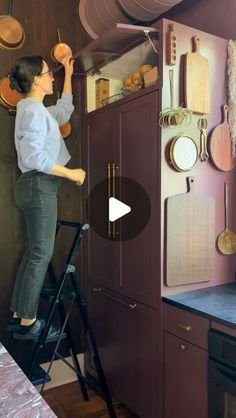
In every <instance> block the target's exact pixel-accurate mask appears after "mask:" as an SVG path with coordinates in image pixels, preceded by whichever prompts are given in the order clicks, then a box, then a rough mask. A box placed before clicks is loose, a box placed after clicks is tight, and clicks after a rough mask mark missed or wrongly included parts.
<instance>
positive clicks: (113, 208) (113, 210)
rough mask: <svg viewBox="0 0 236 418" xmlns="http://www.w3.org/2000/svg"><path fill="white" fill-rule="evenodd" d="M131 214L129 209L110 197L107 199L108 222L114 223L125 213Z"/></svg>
mask: <svg viewBox="0 0 236 418" xmlns="http://www.w3.org/2000/svg"><path fill="white" fill-rule="evenodd" d="M129 212H131V207H130V206H128V205H126V204H125V203H123V202H121V201H120V200H118V199H116V198H115V197H110V199H109V221H111V222H114V221H116V220H117V219H119V218H122V216H124V215H126V214H127V213H129Z"/></svg>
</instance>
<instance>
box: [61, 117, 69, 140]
mask: <svg viewBox="0 0 236 418" xmlns="http://www.w3.org/2000/svg"><path fill="white" fill-rule="evenodd" d="M59 129H60V132H61V136H62V137H63V138H64V139H66V138H68V136H70V134H71V123H70V121H68V122H66V123H64V124H63V125H60V126H59Z"/></svg>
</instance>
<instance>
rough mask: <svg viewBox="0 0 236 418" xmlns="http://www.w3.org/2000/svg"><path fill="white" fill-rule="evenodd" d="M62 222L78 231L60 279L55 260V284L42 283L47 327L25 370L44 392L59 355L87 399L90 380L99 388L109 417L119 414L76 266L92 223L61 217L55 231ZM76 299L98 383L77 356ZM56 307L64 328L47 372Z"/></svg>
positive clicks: (51, 274)
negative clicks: (44, 358)
mask: <svg viewBox="0 0 236 418" xmlns="http://www.w3.org/2000/svg"><path fill="white" fill-rule="evenodd" d="M61 226H65V227H72V228H75V230H76V233H75V236H74V239H73V242H72V245H71V248H70V250H69V254H68V256H67V258H66V262H65V266H64V270H63V272H62V274H61V276H60V279H59V280H57V278H56V275H55V273H54V269H53V266H52V264H51V263H50V264H49V267H48V271H47V273H48V276H49V279H50V282H51V284H52V285H53V286H52V287H43V289H42V292H41V296H42V297H43V298H46V299H48V300H49V302H50V305H49V309H48V311H47V314H46V318H45V327H44V328H43V330H42V332H41V334H40V336H39V339H38V340H37V341H36V342H35V343H34V348H33V352H32V356H31V358H30V361H29V363H28V365H27V366H26V367H24V368H23V370H24V372H25V374H26V375H27V377H28V378H29V379H30V380H31V381H32V383H33V384H39V383H40V384H42V387H41V391H40V392H42V391H43V389H44V386H45V384H46V383H47V382H48V381H50V375H49V373H50V370H51V367H52V364H53V361H54V360H55V358H59V359H60V360H62V361H63V362H64V363H65V364H66V365H67V366H68V367H70V368H71V369H72V370H73V371H74V372H75V373H76V375H77V378H78V381H79V384H80V387H81V392H82V394H83V398H84V400H87V401H88V400H89V397H88V393H87V389H86V384H87V385H89V386H92V387H93V389H94V390H96V392H98V393H99V395H100V396H101V397H102V398H103V399H104V401H105V402H106V405H107V410H108V413H109V416H110V418H116V414H115V411H114V407H113V404H112V399H111V395H110V391H109V388H108V385H107V381H106V377H105V374H104V371H103V367H102V364H101V360H100V356H99V353H98V350H97V346H96V342H95V338H94V335H93V332H92V329H91V325H90V321H89V318H88V314H87V309H86V303H85V300H84V298H83V297H82V295H81V291H80V284H79V277H78V275H77V273H76V268H75V265H74V262H75V259H76V256H77V254H78V251H79V246H80V242H81V239H82V237H83V235H84V233H85V231H86V230H87V229H88V228H89V225H88V224H81V223H77V222H68V221H62V220H58V222H57V229H56V235H57V233H58V231H59V229H60V227H61ZM68 278H70V283H71V285H72V287H69V286H67V285H66V281H67V279H68ZM65 299H67V300H69V307H68V308H67V309H66V310H65V307H64V305H63V300H65ZM75 302H77V304H78V307H79V312H80V316H81V322H82V326H83V329H84V332H85V336H86V338H87V341H88V345H89V349H90V350H91V351H92V356H93V360H94V364H95V368H96V371H97V377H98V380H97V381H96V384H95V385H94V384H93V383H92V382H93V381H92V380H91V379H90V378H89V377H86V376H84V375H83V374H82V372H81V369H80V365H79V362H78V359H77V354H76V349H75V344H74V342H73V338H72V335H71V332H70V329H69V326H68V319H69V315H70V312H71V309H72V307H73V304H74V303H75ZM56 309H58V311H59V315H60V321H61V330H60V335H59V337H58V338H57V339H56V341H55V340H54V342H55V349H54V351H53V354H52V357H51V361H50V363H49V366H48V370H47V371H46V372H45V371H44V370H43V369H41V370H40V366H39V354H40V352H41V350H42V349H43V348H44V346H45V344H46V343H47V342H48V341H47V342H46V338H47V335H48V331H49V328H50V326H51V324H52V319H53V315H54V312H55V310H56ZM64 338H66V340H67V342H68V345H69V348H70V352H71V356H72V360H73V365H71V364H70V363H69V362H68V361H67V360H66V359H65V358H64V356H62V355H61V354H60V353H59V352H58V348H59V345H60V342H61V340H62V339H64ZM13 340H14V337H13V335H12V336H11V338H10V341H9V344H8V347H9V348H10V347H11V345H12V343H13ZM50 342H51V341H50ZM40 375H41V378H40ZM35 376H36V377H35Z"/></svg>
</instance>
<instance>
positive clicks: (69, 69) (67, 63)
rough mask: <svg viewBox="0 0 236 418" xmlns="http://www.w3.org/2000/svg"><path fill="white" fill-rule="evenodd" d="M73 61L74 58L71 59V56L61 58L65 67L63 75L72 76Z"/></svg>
mask: <svg viewBox="0 0 236 418" xmlns="http://www.w3.org/2000/svg"><path fill="white" fill-rule="evenodd" d="M74 62H75V60H73V58H72V57H66V58H63V60H62V64H63V65H64V68H65V76H70V77H71V76H72V74H73V70H74Z"/></svg>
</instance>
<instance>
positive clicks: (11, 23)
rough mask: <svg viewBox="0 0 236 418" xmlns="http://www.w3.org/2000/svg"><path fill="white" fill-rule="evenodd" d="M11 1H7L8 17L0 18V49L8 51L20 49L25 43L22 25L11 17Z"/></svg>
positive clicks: (2, 16)
mask: <svg viewBox="0 0 236 418" xmlns="http://www.w3.org/2000/svg"><path fill="white" fill-rule="evenodd" d="M12 1H13V0H9V11H8V15H1V16H0V48H2V49H6V50H8V51H12V50H15V49H19V48H21V47H22V45H23V43H24V41H25V31H24V29H23V27H22V25H21V24H20V23H19V22H18V21H17V20H16V19H14V17H12V16H11V11H12Z"/></svg>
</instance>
